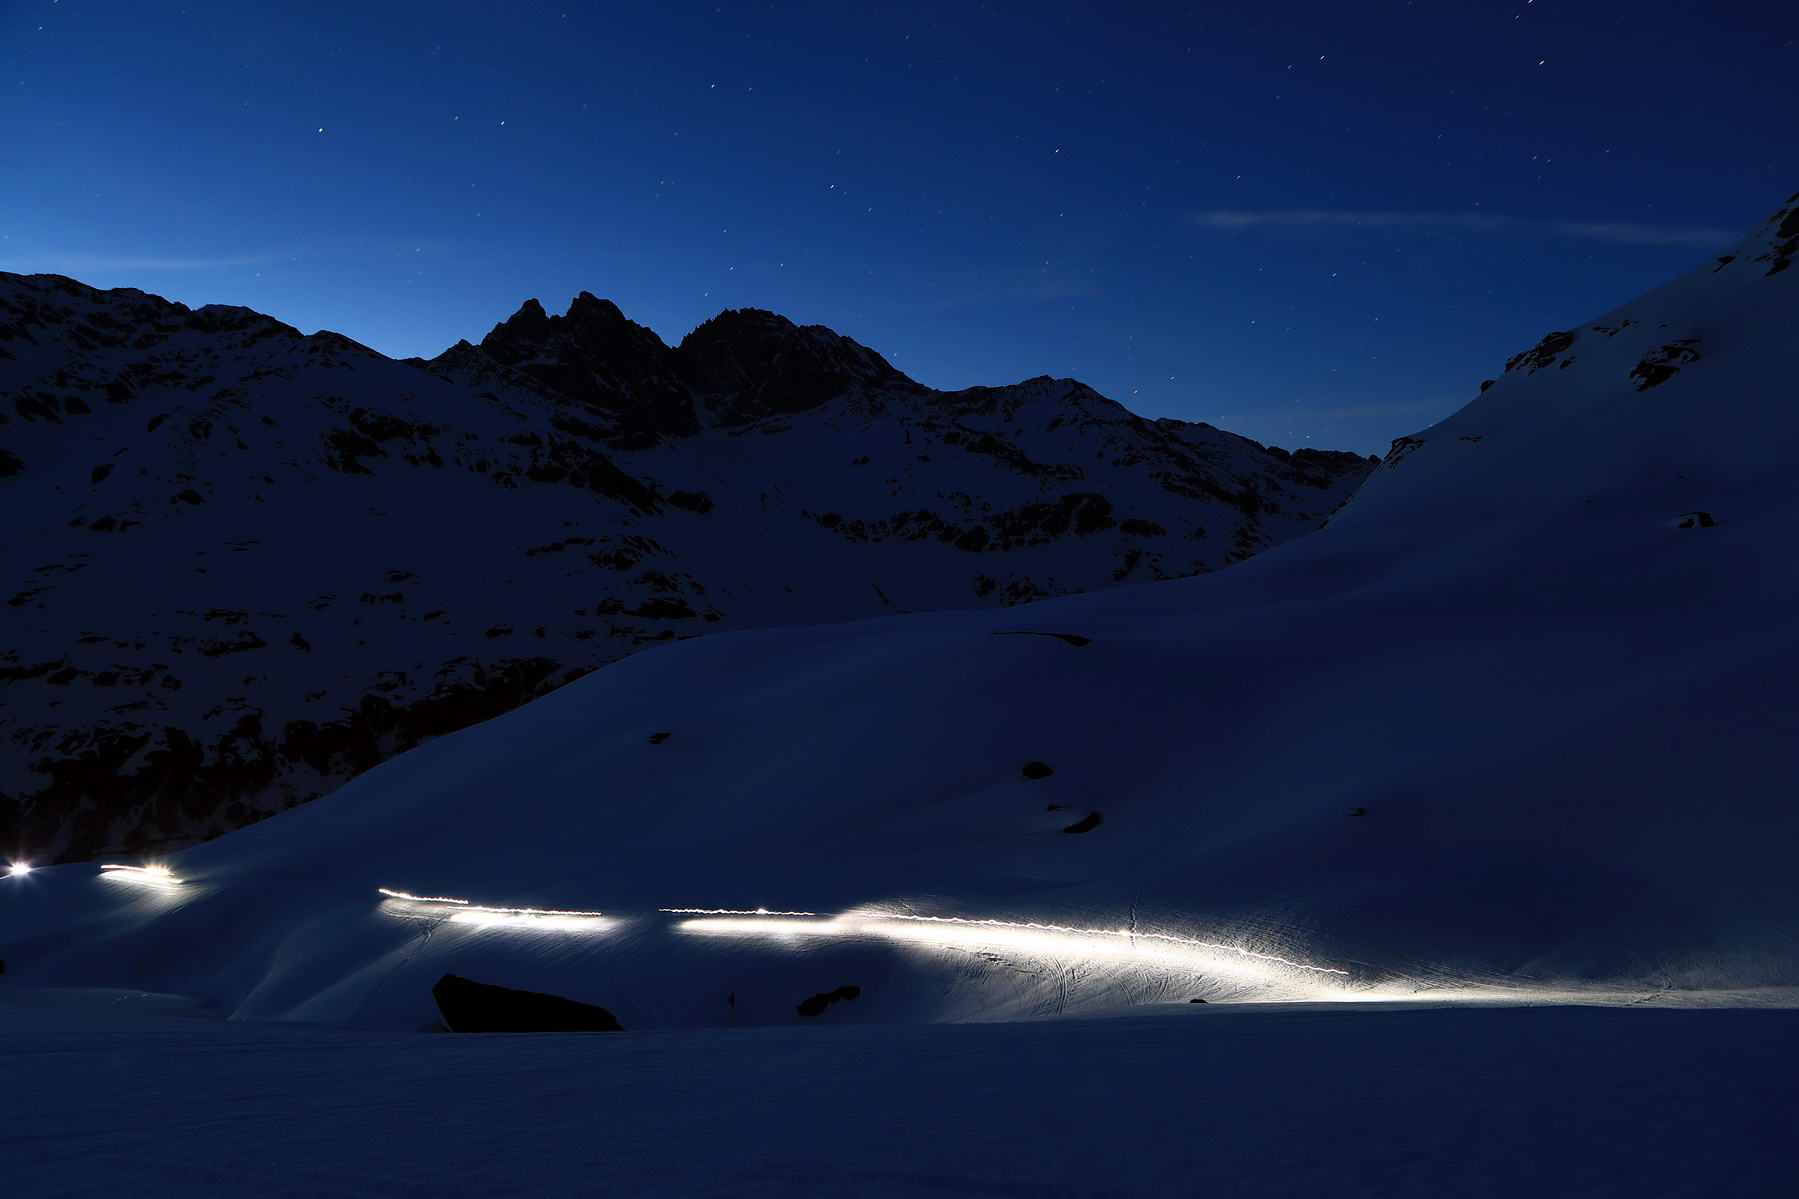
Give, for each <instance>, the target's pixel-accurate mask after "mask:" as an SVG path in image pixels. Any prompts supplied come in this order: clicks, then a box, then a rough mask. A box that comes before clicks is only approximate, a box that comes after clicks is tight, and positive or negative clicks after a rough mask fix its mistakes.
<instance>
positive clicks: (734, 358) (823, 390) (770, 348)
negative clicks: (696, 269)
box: [675, 308, 921, 424]
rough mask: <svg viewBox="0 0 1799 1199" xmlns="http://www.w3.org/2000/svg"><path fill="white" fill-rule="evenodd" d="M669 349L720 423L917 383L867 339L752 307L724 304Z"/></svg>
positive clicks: (808, 407)
mask: <svg viewBox="0 0 1799 1199" xmlns="http://www.w3.org/2000/svg"><path fill="white" fill-rule="evenodd" d="M675 353H676V354H677V356H678V358H679V362H680V368H681V374H682V377H683V378H684V379H685V380H686V381H687V383H688V384H689V386H691V387H692V388H693V389H694V391H696V392H698V393H699V394H700V395H701V396H704V397H706V402H707V407H708V408H709V409H710V410H711V412H712V413H713V415H714V416H715V417H716V418H717V419H718V421H719V423H721V424H741V423H745V422H748V421H753V420H757V419H759V418H761V417H764V416H770V415H775V414H779V413H795V412H806V411H809V410H811V409H813V408H816V407H818V406H819V405H820V404H823V403H825V402H827V401H829V400H833V399H835V398H837V397H838V396H840V395H843V394H845V393H846V392H851V391H864V392H867V391H873V390H877V389H892V390H901V391H918V390H921V389H920V388H919V386H918V384H916V383H914V382H913V381H912V380H911V379H908V378H907V377H906V376H905V375H903V374H901V373H900V372H899V371H897V370H895V369H894V368H893V366H892V364H890V363H889V362H888V361H887V360H886V359H885V358H883V357H881V356H880V355H879V354H877V353H875V352H874V351H873V350H871V349H869V348H868V347H867V346H864V345H861V344H860V343H858V342H856V341H854V340H853V339H851V338H848V337H844V336H843V335H842V334H839V333H837V332H835V331H833V330H831V329H827V328H825V327H824V326H823V325H796V324H794V323H793V322H792V321H790V320H788V319H787V318H786V317H784V316H781V315H779V314H777V313H773V312H767V311H765V310H763V309H760V308H727V309H725V311H723V312H721V313H719V314H718V315H717V316H715V317H713V318H712V319H711V320H709V321H706V322H705V323H704V324H702V325H700V326H699V327H698V328H696V329H694V330H693V332H691V333H689V334H688V335H687V336H686V337H684V338H682V339H681V344H680V345H679V346H678V347H677V348H676V351H675Z"/></svg>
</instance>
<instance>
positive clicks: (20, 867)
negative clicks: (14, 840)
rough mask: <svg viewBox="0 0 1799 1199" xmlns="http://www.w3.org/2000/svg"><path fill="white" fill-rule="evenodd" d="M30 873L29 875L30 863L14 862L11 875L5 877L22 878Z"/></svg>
mask: <svg viewBox="0 0 1799 1199" xmlns="http://www.w3.org/2000/svg"><path fill="white" fill-rule="evenodd" d="M30 873H31V863H30V862H14V863H13V864H12V873H11V874H9V875H7V877H8V878H24V877H25V876H26V875H27V874H30Z"/></svg>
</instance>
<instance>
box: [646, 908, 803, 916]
mask: <svg viewBox="0 0 1799 1199" xmlns="http://www.w3.org/2000/svg"><path fill="white" fill-rule="evenodd" d="M656 910H657V911H658V912H672V913H673V914H675V915H677V916H816V915H818V913H817V912H771V911H769V910H768V909H767V908H657V909H656Z"/></svg>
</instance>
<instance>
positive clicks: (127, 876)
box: [100, 865, 186, 887]
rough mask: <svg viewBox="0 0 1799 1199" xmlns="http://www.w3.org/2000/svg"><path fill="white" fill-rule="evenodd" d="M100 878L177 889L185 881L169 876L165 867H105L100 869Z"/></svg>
mask: <svg viewBox="0 0 1799 1199" xmlns="http://www.w3.org/2000/svg"><path fill="white" fill-rule="evenodd" d="M100 877H101V878H112V879H117V880H119V881H120V882H125V883H142V884H144V885H145V886H150V887H177V886H180V885H181V884H182V883H183V882H185V881H186V880H185V879H179V878H176V877H175V876H174V875H173V874H170V873H169V868H168V867H167V866H118V865H106V866H102V867H100Z"/></svg>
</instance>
